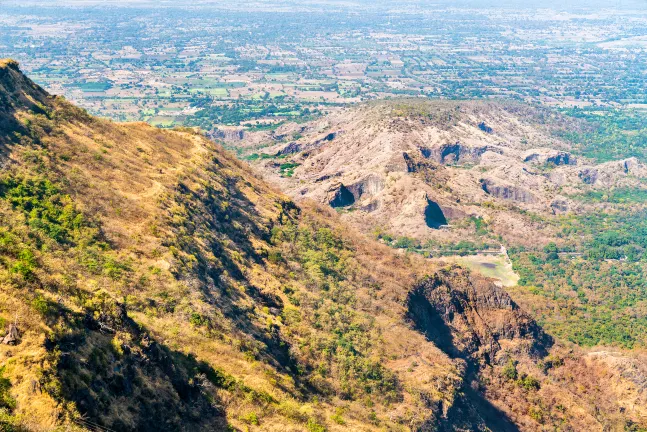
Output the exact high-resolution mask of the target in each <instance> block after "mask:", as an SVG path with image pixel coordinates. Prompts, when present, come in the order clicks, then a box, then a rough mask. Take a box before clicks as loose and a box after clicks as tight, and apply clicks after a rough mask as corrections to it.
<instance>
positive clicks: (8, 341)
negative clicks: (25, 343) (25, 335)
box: [0, 324, 20, 345]
mask: <svg viewBox="0 0 647 432" xmlns="http://www.w3.org/2000/svg"><path fill="white" fill-rule="evenodd" d="M19 340H20V335H19V334H18V327H16V325H15V324H9V331H8V332H7V334H6V335H5V337H3V338H2V341H0V342H1V343H2V344H4V345H18V342H19Z"/></svg>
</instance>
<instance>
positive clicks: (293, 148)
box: [277, 142, 301, 156]
mask: <svg viewBox="0 0 647 432" xmlns="http://www.w3.org/2000/svg"><path fill="white" fill-rule="evenodd" d="M300 151H301V145H299V144H297V143H295V142H291V143H289V144H288V145H286V146H285V147H283V148H282V149H281V150H279V151H278V153H277V155H278V156H283V155H289V154H293V153H299V152H300Z"/></svg>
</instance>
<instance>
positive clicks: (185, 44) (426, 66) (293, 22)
mask: <svg viewBox="0 0 647 432" xmlns="http://www.w3.org/2000/svg"><path fill="white" fill-rule="evenodd" d="M151 7H152V6H147V5H146V4H144V5H142V6H140V7H125V6H118V5H117V6H114V7H96V8H83V9H81V8H79V7H74V6H69V7H62V8H53V7H48V6H38V7H35V6H33V5H31V6H29V7H23V6H21V5H19V4H17V3H16V4H9V5H3V8H2V9H1V10H0V52H2V53H3V56H5V57H12V58H15V59H17V60H18V61H20V63H21V65H22V67H23V69H24V70H25V71H26V72H28V73H29V75H30V76H31V77H32V78H34V79H35V80H36V81H37V82H38V83H39V84H41V85H43V86H44V87H46V88H47V89H48V90H49V91H50V92H53V93H56V94H62V95H64V96H65V97H67V98H68V99H70V100H71V101H73V102H75V103H78V104H79V105H81V106H83V107H85V108H87V109H88V110H89V111H90V112H91V113H94V114H101V115H104V116H106V115H107V116H110V117H112V118H114V119H116V120H122V121H134V120H137V121H140V120H142V121H146V122H149V123H151V124H154V125H157V126H161V127H173V126H178V125H189V126H200V127H202V128H204V129H207V130H209V129H213V128H214V127H217V126H218V125H220V126H227V125H234V126H239V125H245V126H247V127H256V128H259V127H261V128H262V127H271V125H272V124H276V123H280V122H282V121H286V120H290V119H294V118H304V117H305V118H307V117H308V116H311V115H316V114H318V113H321V112H325V111H329V110H332V109H334V107H336V106H339V105H342V104H346V103H353V102H359V101H362V100H369V99H375V98H387V97H398V96H430V97H440V98H457V99H460V98H475V97H476V98H512V99H519V100H524V101H526V102H531V103H538V104H542V105H547V106H555V107H558V108H565V109H566V108H572V107H580V108H584V109H589V110H591V109H597V108H598V107H602V108H609V107H623V108H626V107H628V108H634V109H637V110H644V109H647V75H645V70H647V56H646V55H645V54H646V53H647V11H645V10H642V11H618V10H608V11H603V12H600V10H599V9H597V10H596V12H595V13H593V12H588V11H586V10H582V11H579V12H577V13H576V12H560V11H555V10H549V9H545V10H539V12H537V11H536V10H532V11H531V10H527V11H526V10H518V9H514V10H512V9H491V8H488V9H482V10H479V9H460V8H439V7H435V8H423V7H418V8H414V9H411V10H408V9H407V10H405V9H404V8H400V9H398V8H397V7H392V8H390V9H389V8H387V7H386V6H381V7H375V8H370V7H369V6H366V7H364V8H358V9H352V8H351V9H343V10H340V11H339V12H338V13H328V12H329V11H328V10H322V9H318V8H316V7H312V8H306V9H295V10H292V11H290V12H285V10H280V8H277V10H272V9H271V8H259V9H258V10H249V11H241V10H240V8H234V7H233V6H232V7H231V9H230V10H228V9H223V8H224V7H226V6H222V5H221V6H220V7H218V8H216V7H213V6H208V5H204V6H196V7H193V8H188V9H187V8H184V9H180V8H174V7H169V6H165V7H162V8H160V9H158V10H156V11H155V12H153V13H151V9H150V8H151ZM575 24H577V25H575ZM107 35H109V36H107Z"/></svg>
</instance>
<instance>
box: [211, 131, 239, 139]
mask: <svg viewBox="0 0 647 432" xmlns="http://www.w3.org/2000/svg"><path fill="white" fill-rule="evenodd" d="M208 135H209V138H211V139H221V140H224V141H241V140H242V139H243V138H245V130H243V129H216V130H214V131H212V132H211V133H209V134H208Z"/></svg>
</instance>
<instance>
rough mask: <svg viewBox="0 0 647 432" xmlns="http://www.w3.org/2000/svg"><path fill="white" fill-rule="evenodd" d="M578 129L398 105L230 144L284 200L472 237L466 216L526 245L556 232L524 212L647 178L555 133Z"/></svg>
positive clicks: (631, 162)
mask: <svg viewBox="0 0 647 432" xmlns="http://www.w3.org/2000/svg"><path fill="white" fill-rule="evenodd" d="M582 127H583V125H582V124H581V122H576V121H575V119H571V118H566V117H563V116H559V115H557V114H555V113H552V112H547V111H542V110H540V109H537V108H533V107H529V106H525V105H520V104H519V105H517V104H514V103H512V102H507V103H505V104H504V103H498V102H484V101H470V102H467V101H457V102H455V101H434V100H420V99H418V100H416V99H409V100H407V99H404V100H399V101H397V100H396V101H378V102H371V103H367V104H364V105H359V106H357V107H351V108H347V109H345V110H342V111H341V112H338V113H334V114H332V115H330V116H327V117H324V118H323V119H320V120H316V121H313V122H311V123H306V124H303V125H297V124H288V125H284V126H282V127H281V128H280V129H279V130H277V131H276V132H275V133H274V134H272V135H269V134H267V133H266V134H265V135H266V136H265V137H264V139H263V138H259V137H258V135H259V134H256V136H255V135H254V134H248V136H247V137H246V138H245V139H244V140H243V141H242V143H235V145H236V146H242V147H243V148H244V147H246V146H249V145H252V147H250V148H251V150H248V151H247V155H248V157H249V158H250V159H252V160H257V161H258V164H259V165H260V166H262V167H263V169H264V171H265V172H266V173H267V174H268V176H269V178H270V179H271V180H272V181H275V182H277V183H278V184H280V185H281V187H282V189H284V190H286V191H287V192H288V193H289V194H290V195H292V196H294V197H308V198H312V199H314V200H316V201H318V202H321V203H325V204H329V205H331V206H333V207H336V208H339V209H341V210H342V211H343V212H344V219H347V220H349V221H351V222H354V223H356V225H357V226H358V227H360V228H362V227H364V228H369V229H372V228H374V227H375V226H379V227H381V228H382V229H384V230H386V231H388V232H392V233H394V234H399V235H407V236H412V237H416V238H420V239H423V240H426V239H441V238H442V239H447V238H454V239H460V238H465V237H466V236H469V235H470V234H473V228H474V227H473V226H469V225H470V224H469V223H467V221H466V220H467V219H469V218H470V217H476V218H481V219H483V220H486V221H487V222H488V223H489V225H490V227H491V230H492V231H493V233H494V234H495V235H500V236H501V237H503V238H504V239H505V240H506V241H507V242H509V243H515V244H518V243H524V244H529V243H530V244H531V243H533V242H534V241H535V240H536V239H537V236H541V237H544V238H547V239H548V238H550V237H552V236H554V232H553V231H551V230H544V229H542V228H543V227H541V226H539V224H537V223H536V222H535V221H533V220H532V219H531V218H529V217H528V213H537V214H540V215H542V214H564V213H566V212H569V211H576V212H577V211H581V210H582V206H583V204H582V203H581V202H578V201H577V200H574V199H573V198H572V196H574V195H577V194H582V193H585V192H588V191H595V190H603V191H606V190H608V189H609V188H612V187H618V188H621V187H636V186H641V183H640V181H638V179H639V178H644V177H646V176H647V169H646V168H645V166H644V165H642V164H641V163H640V162H639V161H638V160H637V159H635V158H628V159H626V160H618V161H611V162H607V163H602V164H596V163H595V162H594V161H591V160H588V159H586V158H584V157H579V156H577V155H576V154H574V153H573V150H575V149H574V148H573V145H572V144H571V143H569V142H568V141H565V140H564V139H562V138H559V137H558V136H557V134H555V133H554V132H555V131H556V130H558V129H568V130H571V131H572V130H577V129H578V128H582ZM295 138H296V139H295ZM247 142H249V143H250V144H248V143H247ZM262 145H264V147H262V148H261V149H260V150H258V148H259V146H262ZM251 151H255V152H256V153H255V154H253V155H251V156H249V155H250V152H251ZM275 155H278V156H279V159H273V157H274V156H275ZM256 158H258V159H256ZM288 165H292V166H291V167H288ZM448 224H449V225H450V226H451V228H452V229H451V230H449V232H448V230H442V231H439V228H440V227H442V226H444V225H448ZM470 229H472V231H470ZM452 234H454V235H452Z"/></svg>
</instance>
